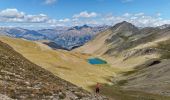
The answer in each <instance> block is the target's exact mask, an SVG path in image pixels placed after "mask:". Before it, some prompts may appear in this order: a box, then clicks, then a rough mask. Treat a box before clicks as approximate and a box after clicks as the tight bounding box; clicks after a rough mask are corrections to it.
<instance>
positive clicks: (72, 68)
mask: <svg viewBox="0 0 170 100" xmlns="http://www.w3.org/2000/svg"><path fill="white" fill-rule="evenodd" d="M0 40H1V41H3V42H5V43H7V44H9V45H10V46H12V47H13V48H14V49H15V50H16V51H18V52H19V53H21V54H22V55H23V56H24V57H26V58H27V59H29V60H30V61H32V62H33V63H35V64H37V65H39V66H42V67H43V68H45V69H47V70H49V71H50V72H52V73H54V74H55V75H57V76H59V77H60V78H62V79H65V80H67V81H69V82H72V83H74V84H76V85H78V86H80V87H83V88H85V89H86V90H90V88H89V86H91V85H95V84H96V83H97V82H100V83H109V80H108V78H110V77H111V76H113V75H114V74H115V72H118V71H119V69H115V68H111V67H109V66H108V65H103V66H94V65H90V64H88V63H87V61H86V59H87V58H88V57H90V55H84V54H79V53H72V52H67V51H61V50H59V51H55V50H52V49H50V48H49V47H46V46H45V45H43V44H39V43H36V42H31V41H27V40H22V39H14V38H9V37H0Z"/></svg>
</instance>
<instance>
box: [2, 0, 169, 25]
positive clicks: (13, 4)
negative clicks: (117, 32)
mask: <svg viewBox="0 0 170 100" xmlns="http://www.w3.org/2000/svg"><path fill="white" fill-rule="evenodd" d="M169 7H170V0H0V26H10V27H13V26H15V27H28V28H29V27H34V28H35V27H42V28H44V27H45V28H47V27H55V26H75V25H83V24H89V25H104V24H105V25H114V24H115V23H118V22H121V21H129V22H131V23H133V24H135V25H137V26H140V27H145V26H159V25H163V24H170V10H169Z"/></svg>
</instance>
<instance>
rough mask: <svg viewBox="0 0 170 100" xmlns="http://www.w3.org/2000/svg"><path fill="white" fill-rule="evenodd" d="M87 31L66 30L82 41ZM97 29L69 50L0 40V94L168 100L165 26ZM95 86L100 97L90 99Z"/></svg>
mask: <svg viewBox="0 0 170 100" xmlns="http://www.w3.org/2000/svg"><path fill="white" fill-rule="evenodd" d="M90 29H91V27H89V26H87V25H84V26H81V27H72V28H69V29H67V31H71V32H73V33H74V32H75V34H78V35H80V36H81V34H86V33H83V32H82V31H85V32H88V31H89V30H90ZM99 29H100V28H99ZM75 30H76V31H75ZM77 30H81V32H82V33H81V32H80V31H79V32H80V33H76V32H77ZM102 30H103V31H101V32H99V33H93V36H92V37H93V38H91V39H89V40H88V42H87V41H86V42H84V43H85V44H84V45H82V46H81V47H76V48H75V49H73V50H71V51H70V49H67V48H63V47H62V46H60V45H58V44H57V43H58V42H51V41H49V40H48V39H47V40H45V38H44V39H42V40H39V39H37V40H38V41H36V40H35V39H32V40H34V41H32V40H31V39H28V40H26V39H22V38H13V37H8V36H0V41H1V42H0V46H1V48H0V50H1V52H0V54H1V56H2V57H1V58H0V59H1V72H2V74H1V81H2V82H1V83H2V84H1V90H2V91H1V94H2V95H4V96H5V95H6V96H7V97H9V98H12V99H23V98H45V99H46V98H47V99H48V98H61V99H64V98H65V99H66V98H67V99H68V100H71V98H72V99H73V100H76V99H75V98H77V99H78V100H79V99H82V100H93V99H94V100H105V99H106V100H107V99H109V100H112V99H113V100H169V99H170V89H169V86H170V81H169V80H170V78H169V74H170V72H169V71H170V63H169V59H170V53H169V52H170V48H169V47H170V27H169V25H163V26H160V27H143V28H138V27H137V26H135V25H133V24H131V23H129V22H127V21H123V22H121V23H118V24H116V25H114V26H112V27H108V28H106V29H102ZM46 31H51V30H46ZM44 34H45V33H44ZM44 34H42V35H43V36H45V35H44ZM50 34H52V33H50ZM60 34H61V33H60ZM62 34H66V33H62ZM69 34H71V33H68V35H69ZM78 35H76V36H78ZM60 36H61V35H60ZM76 36H74V35H73V37H76ZM82 36H83V35H82ZM45 37H47V36H45ZM60 38H61V37H60ZM60 38H59V39H60ZM68 43H72V42H68ZM75 44H76V45H79V43H77V42H76V43H75ZM79 46H80V45H79ZM63 49H64V50H63ZM96 60H100V61H103V62H104V63H102V64H100V63H99V61H98V63H99V64H95V61H96ZM91 61H94V62H93V63H91ZM5 66H7V67H5ZM14 67H15V68H14ZM18 72H19V73H20V74H19V75H18ZM3 73H4V74H3ZM21 74H22V75H24V76H21ZM5 76H6V77H5ZM27 76H29V77H27ZM12 80H13V81H12ZM4 82H5V83H6V84H7V85H5V86H7V87H6V88H5V90H6V91H4V84H5V83H4ZM20 82H21V83H23V84H21V83H20ZM19 83H20V84H19ZM96 83H101V85H102V88H101V93H100V95H103V96H97V97H95V95H94V94H93V92H94V88H95V85H96ZM34 84H35V85H34ZM73 84H75V85H73ZM37 86H38V87H37ZM49 86H50V87H56V89H55V88H50V87H49ZM19 87H20V88H19ZM36 87H37V88H38V90H37V88H36ZM17 88H19V89H17ZM40 90H41V91H40ZM13 91H15V92H13ZM22 91H25V93H26V94H22V93H21V92H22ZM33 91H34V92H36V93H35V94H34V92H33ZM75 91H76V92H75ZM87 91H88V92H87ZM89 92H91V93H89ZM30 93H33V94H30ZM44 93H45V94H44ZM40 94H43V96H42V95H40ZM63 96H64V97H63ZM105 96H106V97H105ZM7 97H6V98H7Z"/></svg>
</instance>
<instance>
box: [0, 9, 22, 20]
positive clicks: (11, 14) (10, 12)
mask: <svg viewBox="0 0 170 100" xmlns="http://www.w3.org/2000/svg"><path fill="white" fill-rule="evenodd" d="M24 15H25V14H24V12H19V11H18V10H17V9H5V10H2V11H0V17H7V18H21V17H24Z"/></svg>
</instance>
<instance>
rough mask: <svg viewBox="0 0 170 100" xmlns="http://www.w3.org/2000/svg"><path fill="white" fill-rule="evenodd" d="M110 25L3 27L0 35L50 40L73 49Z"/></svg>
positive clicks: (62, 46)
mask: <svg viewBox="0 0 170 100" xmlns="http://www.w3.org/2000/svg"><path fill="white" fill-rule="evenodd" d="M108 27H109V26H95V27H91V26H88V25H83V26H74V27H56V28H54V29H42V30H38V31H35V30H28V29H23V28H9V27H1V28H0V35H6V36H11V37H16V38H24V39H28V40H49V41H51V42H53V44H54V43H56V45H58V46H60V47H61V48H66V49H68V50H71V49H72V48H75V47H79V46H81V45H83V44H84V43H86V42H87V41H89V40H91V39H92V38H93V37H94V36H95V35H96V34H97V33H98V32H101V31H103V30H105V29H107V28H108Z"/></svg>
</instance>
